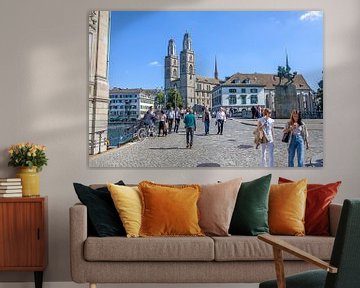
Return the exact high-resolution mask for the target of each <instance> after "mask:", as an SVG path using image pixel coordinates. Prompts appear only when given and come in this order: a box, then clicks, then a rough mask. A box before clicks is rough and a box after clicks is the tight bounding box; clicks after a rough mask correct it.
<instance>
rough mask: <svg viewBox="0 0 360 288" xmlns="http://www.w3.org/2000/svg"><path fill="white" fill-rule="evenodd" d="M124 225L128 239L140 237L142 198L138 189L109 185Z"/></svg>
mask: <svg viewBox="0 0 360 288" xmlns="http://www.w3.org/2000/svg"><path fill="white" fill-rule="evenodd" d="M107 187H108V190H109V191H110V193H111V198H112V199H113V201H114V204H115V207H116V210H117V211H118V213H119V217H120V219H121V222H122V223H123V225H124V228H125V231H126V236H127V237H139V231H140V226H141V196H140V191H139V189H138V188H137V187H129V186H120V185H114V184H111V183H109V184H108V185H107Z"/></svg>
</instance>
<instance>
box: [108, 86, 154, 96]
mask: <svg viewBox="0 0 360 288" xmlns="http://www.w3.org/2000/svg"><path fill="white" fill-rule="evenodd" d="M158 92H159V90H158V89H143V88H117V87H114V88H112V89H110V91H109V93H110V94H113V93H144V94H150V95H151V94H157V93H158Z"/></svg>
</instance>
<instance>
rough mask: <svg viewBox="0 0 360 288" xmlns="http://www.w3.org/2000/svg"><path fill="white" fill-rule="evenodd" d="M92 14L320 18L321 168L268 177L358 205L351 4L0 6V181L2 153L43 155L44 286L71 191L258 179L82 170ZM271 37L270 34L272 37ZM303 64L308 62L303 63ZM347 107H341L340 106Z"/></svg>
mask: <svg viewBox="0 0 360 288" xmlns="http://www.w3.org/2000/svg"><path fill="white" fill-rule="evenodd" d="M92 8H96V9H99V8H102V9H114V10H115V9H139V10H141V9H155V10H156V9H163V10H170V9H175V10H183V9H190V10H204V9H207V10H208V9H220V10H224V9H225V10H231V9H240V10H257V9H260V10H263V9H265V10H287V9H309V10H316V9H323V10H324V14H325V16H324V32H325V34H324V41H325V43H324V44H325V45H324V46H325V49H324V63H325V72H324V82H325V97H326V98H325V112H326V113H325V120H326V121H325V126H324V140H325V141H324V142H325V167H324V168H321V169H302V170H296V169H295V170H289V169H274V170H272V171H271V172H272V173H273V177H274V179H275V180H276V179H277V177H278V176H284V177H290V178H300V177H308V178H309V179H310V182H316V183H326V182H329V181H336V180H338V179H340V180H342V181H343V185H342V186H341V190H340V192H339V194H338V196H337V198H336V201H338V202H340V201H342V200H343V199H344V198H346V197H359V196H360V192H359V187H360V175H359V172H358V170H359V163H360V153H359V150H358V149H359V147H360V133H359V132H358V130H359V129H358V128H359V124H358V123H359V120H360V119H359V107H360V97H359V95H358V94H359V93H358V92H357V91H359V80H358V78H359V75H360V68H359V67H360V56H359V52H358V51H359V48H360V45H359V44H360V37H359V35H360V17H359V16H360V2H359V1H358V0H347V1H346V2H344V1H329V0H317V1H313V0H298V1H290V0H273V1H269V0H252V1H239V0H233V1H230V0H224V1H221V2H219V1H218V0H207V1H206V0H191V1H190V0H187V1H186V0H184V1H169V0H153V1H135V0H122V1H118V0H108V1H94V0H81V1H80V0H78V1H70V0H63V1H48V0H32V1H20V0H2V1H0V11H1V12H2V13H1V17H0V36H1V39H0V41H1V42H0V43H1V44H0V97H1V102H0V139H1V141H0V175H1V177H7V176H13V175H14V174H15V169H13V168H8V167H7V161H8V156H7V154H6V149H7V147H8V146H9V145H10V144H13V143H17V142H21V141H34V142H36V143H41V144H45V145H47V146H48V156H49V159H50V161H49V166H48V167H45V169H44V170H43V172H42V173H41V181H42V182H41V193H42V195H48V197H49V243H50V247H49V252H50V259H49V260H50V262H49V266H48V269H47V271H46V273H45V281H67V280H69V279H70V274H69V256H68V255H69V247H68V246H69V243H68V239H69V235H68V230H69V229H68V221H69V219H68V209H69V207H70V206H71V205H72V204H73V203H74V202H76V201H77V200H76V196H75V193H74V191H73V188H72V182H74V181H78V182H82V183H93V182H97V183H99V182H107V181H116V180H119V179H124V180H125V181H126V182H128V183H137V182H138V181H139V180H141V179H149V180H153V181H159V182H161V181H164V182H173V183H175V182H176V183H179V182H184V183H185V182H187V183H190V182H200V183H204V182H214V181H216V180H219V179H221V180H226V179H230V178H233V177H236V176H239V175H241V176H244V177H245V179H253V178H255V177H257V176H260V175H263V174H264V173H266V172H268V171H264V170H261V169H212V168H211V169H205V168H204V169H200V168H197V169H166V170H165V169H89V168H88V164H87V151H88V150H87V142H88V135H87V123H88V121H87V112H88V110H87V104H88V100H87V95H88V93H87V87H88V85H87V80H88V77H87V63H88V56H87V48H88V45H87V41H88V32H87V24H88V16H87V13H88V11H89V10H90V9H92ZM274 33H276V31H274ZM304 57H306V55H304ZM344 103H346V105H344ZM8 280H13V281H32V275H30V273H0V282H5V281H8Z"/></svg>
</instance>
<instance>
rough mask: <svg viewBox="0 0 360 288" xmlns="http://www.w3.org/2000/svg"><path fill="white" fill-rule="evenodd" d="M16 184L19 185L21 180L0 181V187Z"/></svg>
mask: <svg viewBox="0 0 360 288" xmlns="http://www.w3.org/2000/svg"><path fill="white" fill-rule="evenodd" d="M16 185H21V181H20V182H0V187H1V186H16Z"/></svg>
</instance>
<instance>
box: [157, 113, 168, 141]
mask: <svg viewBox="0 0 360 288" xmlns="http://www.w3.org/2000/svg"><path fill="white" fill-rule="evenodd" d="M165 122H166V114H165V112H164V110H161V111H160V115H159V133H158V136H159V137H160V133H161V132H162V136H166V134H165Z"/></svg>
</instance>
